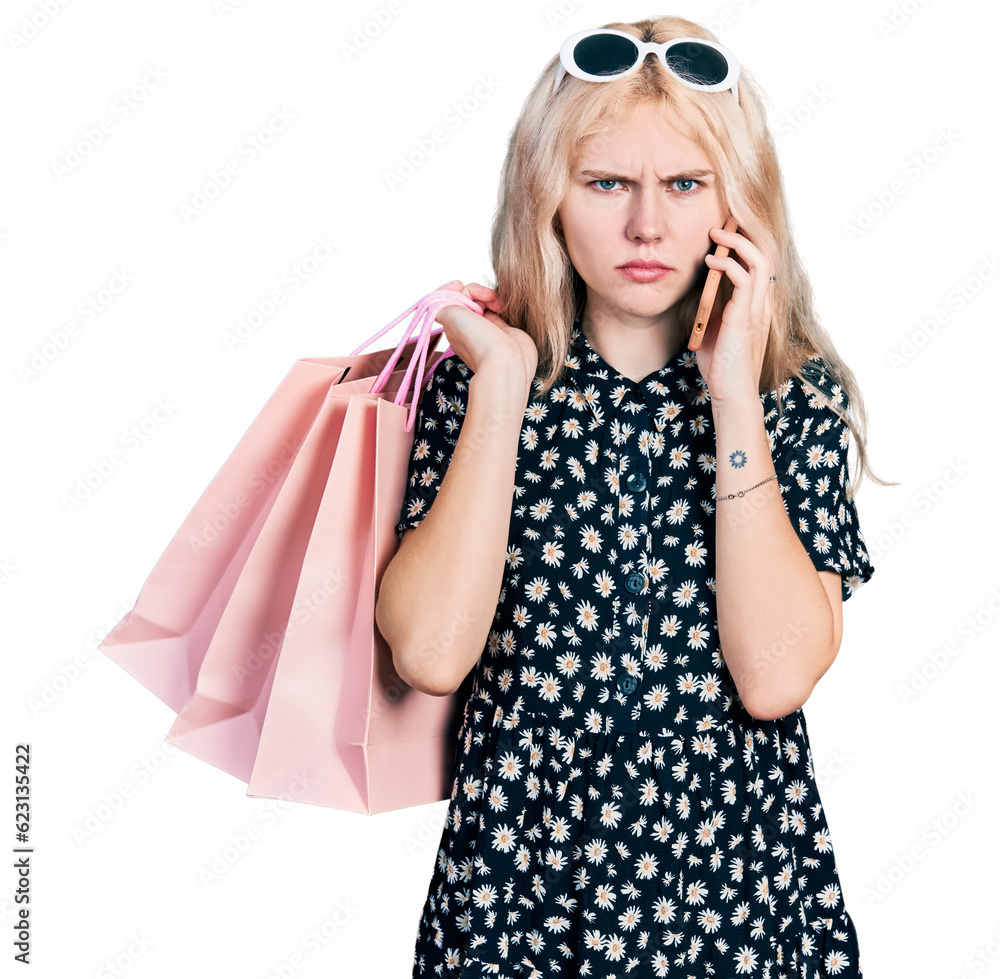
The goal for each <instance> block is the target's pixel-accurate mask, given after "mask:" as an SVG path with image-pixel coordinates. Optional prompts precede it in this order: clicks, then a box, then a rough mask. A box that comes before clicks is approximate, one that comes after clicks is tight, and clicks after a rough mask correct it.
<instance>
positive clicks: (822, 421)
mask: <svg viewBox="0 0 1000 979" xmlns="http://www.w3.org/2000/svg"><path fill="white" fill-rule="evenodd" d="M802 374H803V376H805V377H806V378H807V379H808V380H809V381H811V382H812V384H814V385H815V386H816V387H817V388H818V389H819V390H820V391H822V392H823V393H824V394H826V395H827V396H828V397H829V398H830V400H831V401H832V402H833V403H835V404H836V405H837V406H838V407H839V408H840V410H841V411H843V412H845V413H846V412H847V409H848V406H849V405H848V398H847V392H846V391H844V390H843V388H842V387H841V386H840V385H839V384H837V383H836V382H835V381H834V380H832V373H831V372H829V370H828V369H826V370H825V369H824V361H823V360H822V359H821V358H819V357H818V356H817V357H813V358H811V359H810V360H809V361H806V363H805V365H803V368H802ZM781 392H782V407H783V415H782V418H781V420H780V422H779V421H778V419H777V400H776V398H775V395H774V392H771V394H770V395H769V396H768V397H769V398H770V399H771V401H770V403H768V402H767V401H765V410H766V411H767V417H768V418H771V419H772V421H773V424H774V434H773V439H772V445H771V457H772V460H773V462H774V471H775V473H776V474H777V477H778V485H779V486H780V488H781V496H782V499H783V501H784V504H785V509H786V510H787V511H788V516H789V519H790V520H791V523H792V526H793V527H794V528H795V530H796V532H797V533H798V535H799V539H800V540H801V541H802V544H803V546H804V547H805V549H806V552H807V553H808V554H809V557H810V558H811V559H812V562H813V564H814V565H815V567H816V569H817V570H818V571H836V572H838V573H839V574H840V576H841V595H842V598H843V601H845V602H846V601H847V599H849V598H850V597H851V595H853V594H854V593H855V592H856V591H857V590H858V588H860V587H861V586H862V585H863V584H865V582H867V581H868V580H869V579H870V578H871V576H872V574H873V573H874V571H875V569H874V567H873V566H872V563H871V561H870V559H869V557H868V551H867V548H866V546H865V540H864V536H863V535H862V533H861V524H860V521H859V519H858V511H857V507H856V505H855V502H854V496H853V493H852V491H851V484H850V479H849V478H848V463H847V455H848V448H849V446H850V440H851V430H850V428H849V427H848V426H847V424H846V423H845V422H844V421H843V420H842V419H841V418H840V417H839V416H838V415H837V413H836V412H835V411H834V410H833V409H832V408H831V407H830V406H829V405H826V404H824V403H823V401H822V400H821V399H820V398H818V397H817V396H816V394H815V392H813V391H812V390H811V389H810V388H808V387H807V386H806V385H805V384H804V383H803V382H802V381H801V379H800V378H798V377H793V378H792V379H791V380H790V381H786V382H785V384H784V385H783V386H782V388H781ZM768 409H770V410H768ZM769 435H770V433H769Z"/></svg>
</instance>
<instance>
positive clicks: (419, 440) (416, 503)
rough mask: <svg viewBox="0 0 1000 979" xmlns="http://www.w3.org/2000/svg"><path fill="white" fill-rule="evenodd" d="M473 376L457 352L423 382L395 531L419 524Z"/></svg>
mask: <svg viewBox="0 0 1000 979" xmlns="http://www.w3.org/2000/svg"><path fill="white" fill-rule="evenodd" d="M472 376H473V374H472V371H471V370H470V369H469V367H468V366H467V365H466V364H465V363H464V362H463V361H462V360H461V359H460V358H459V356H458V354H452V355H451V356H449V357H445V358H444V360H442V361H441V363H439V364H438V365H437V367H436V368H435V369H434V373H433V374H431V376H430V379H429V380H428V381H427V384H426V385H425V386H424V391H423V395H422V397H421V399H420V406H419V408H418V409H417V417H416V421H415V422H414V426H413V448H412V449H411V450H410V461H409V465H408V467H407V473H406V489H405V491H404V495H403V505H402V507H401V509H400V513H399V522H398V523H397V524H396V534H397V536H399V537H400V538H402V536H403V534H404V532H405V531H407V530H410V529H411V528H413V527H416V526H418V525H419V523H420V521H421V520H423V519H424V517H426V516H427V513H428V511H429V510H430V508H431V504H432V503H433V502H434V499H435V498H436V497H437V494H438V490H439V489H440V488H441V482H442V480H443V479H444V474H445V473H446V472H447V470H448V463H449V462H450V461H451V454H452V451H453V450H454V448H455V444H456V443H457V442H458V435H459V432H460V431H461V429H462V419H463V418H464V417H465V409H466V407H467V406H468V403H469V380H470V378H471V377H472Z"/></svg>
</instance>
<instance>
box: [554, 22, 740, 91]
mask: <svg viewBox="0 0 1000 979" xmlns="http://www.w3.org/2000/svg"><path fill="white" fill-rule="evenodd" d="M650 51H653V52H655V54H656V55H657V57H658V58H659V59H660V63H661V64H662V65H663V67H664V68H666V70H667V71H669V72H670V73H671V74H672V75H673V76H674V77H675V78H677V79H678V80H679V81H681V82H683V83H684V84H685V85H687V86H688V87H689V88H696V89H698V90H699V91H702V92H724V91H726V90H727V89H732V92H733V95H735V96H736V104H737V105H739V104H740V93H739V90H738V89H737V87H736V83H737V82H738V81H739V77H740V63H739V61H737V60H736V56H735V55H734V54H733V53H732V51H730V50H729V49H728V48H724V47H723V46H722V45H721V44H716V43H715V42H714V41H706V40H705V39H704V38H701V37H675V38H673V39H672V40H670V41H663V42H661V43H657V42H655V41H640V40H639V39H638V38H637V37H635V36H633V35H632V34H626V33H625V32H624V31H615V30H611V29H610V28H598V29H595V30H590V31H579V32H577V33H576V34H571V35H570V36H569V37H568V38H566V40H565V41H563V44H562V47H561V48H560V49H559V71H558V72H557V73H556V79H555V82H553V84H552V91H553V92H555V90H556V89H557V88H558V87H559V83H560V82H561V81H562V80H563V78H564V76H565V75H566V73H567V72H569V73H570V74H571V75H574V76H576V77H577V78H582V79H583V80H584V81H587V82H610V81H613V80H614V79H615V78H620V77H621V76H622V75H628V74H631V73H632V72H633V71H638V69H639V66H640V65H641V64H642V63H643V62H644V61H645V60H646V55H647V54H649V52H650Z"/></svg>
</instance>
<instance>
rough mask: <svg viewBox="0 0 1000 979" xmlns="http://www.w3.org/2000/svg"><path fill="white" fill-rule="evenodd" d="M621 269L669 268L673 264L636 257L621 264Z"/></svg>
mask: <svg viewBox="0 0 1000 979" xmlns="http://www.w3.org/2000/svg"><path fill="white" fill-rule="evenodd" d="M618 268H620V269H669V268H671V266H669V265H664V264H663V262H651V261H647V260H645V259H640V258H637V259H634V260H633V261H631V262H626V263H625V264H624V265H619V266H618Z"/></svg>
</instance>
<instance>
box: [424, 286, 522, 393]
mask: <svg viewBox="0 0 1000 979" xmlns="http://www.w3.org/2000/svg"><path fill="white" fill-rule="evenodd" d="M438 288H439V289H451V290H453V291H454V292H460V293H462V295H463V296H468V297H469V299H471V300H473V301H474V302H477V303H479V305H480V306H482V307H483V315H482V316H480V315H479V313H476V312H474V311H473V310H471V309H469V308H468V307H466V306H461V305H459V304H454V305H450V306H443V307H442V308H441V309H440V310H439V311H438V314H437V317H436V322H438V323H440V324H441V325H442V326H443V327H444V333H445V337H446V338H447V340H448V345H449V346H450V347H451V349H452V350H454V351H455V353H456V354H458V356H459V357H461V358H462V361H463V362H464V363H465V364H466V365H468V367H469V369H470V370H471V371H472V372H473V373H478V372H479V371H480V370H482V369H483V368H484V367H485V366H486V365H487V364H494V363H496V364H499V365H500V368H501V369H502V370H507V371H510V370H516V369H520V370H523V371H524V379H525V383H526V384H530V383H531V380H532V378H534V376H535V369H536V367H537V366H538V349H537V348H536V347H535V341H534V340H532V339H531V337H530V336H529V335H528V334H527V333H525V332H524V330H516V329H514V327H512V326H510V325H508V324H507V323H505V322H504V321H503V320H502V319H501V318H500V316H499V315H497V311H498V310H499V311H501V312H502V306H501V304H500V301H499V299H498V297H497V294H496V292H495V291H494V290H493V289H490V288H489V287H488V286H484V285H480V284H479V283H478V282H470V283H469V284H468V285H463V284H462V282H461V280H460V279H453V280H452V281H451V282H446V283H445V284H444V285H442V286H438Z"/></svg>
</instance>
